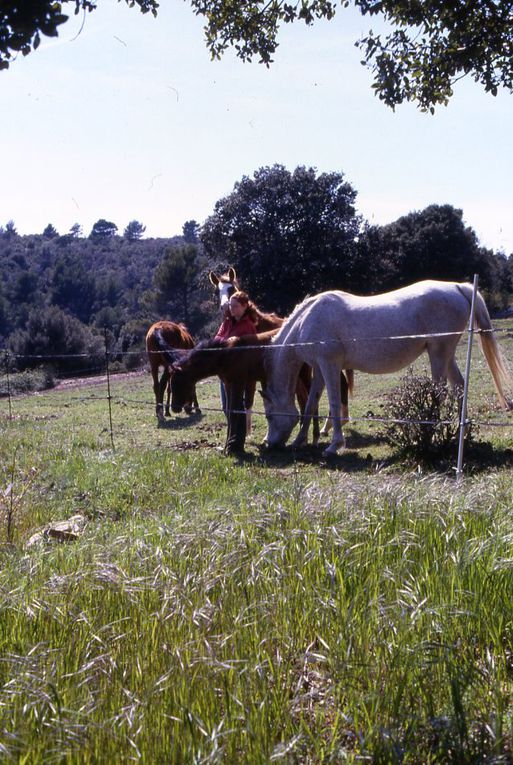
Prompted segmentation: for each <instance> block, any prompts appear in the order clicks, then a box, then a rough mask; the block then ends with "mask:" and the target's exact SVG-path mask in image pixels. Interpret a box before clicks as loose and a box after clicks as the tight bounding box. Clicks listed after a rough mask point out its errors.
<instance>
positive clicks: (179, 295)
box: [154, 244, 200, 329]
mask: <svg viewBox="0 0 513 765" xmlns="http://www.w3.org/2000/svg"><path fill="white" fill-rule="evenodd" d="M199 271H200V268H199V263H198V247H197V245H195V244H185V245H182V246H179V247H168V248H167V250H166V251H165V253H164V257H163V259H162V260H161V262H160V264H159V265H158V267H157V270H156V271H155V276H154V285H155V288H156V293H155V296H154V300H155V305H156V307H157V310H159V311H160V312H162V313H168V314H171V315H172V316H174V317H175V319H174V320H175V321H183V322H185V324H187V326H188V327H189V328H190V329H191V328H192V329H193V327H192V324H191V319H192V316H191V299H192V296H193V295H194V294H195V293H197V291H198V284H197V282H198V275H199Z"/></svg>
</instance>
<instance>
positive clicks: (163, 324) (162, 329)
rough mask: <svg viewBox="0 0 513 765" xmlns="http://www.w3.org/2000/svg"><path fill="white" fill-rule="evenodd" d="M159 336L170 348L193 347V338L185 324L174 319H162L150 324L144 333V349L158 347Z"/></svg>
mask: <svg viewBox="0 0 513 765" xmlns="http://www.w3.org/2000/svg"><path fill="white" fill-rule="evenodd" d="M159 338H162V340H163V341H164V343H165V344H167V345H169V346H171V347H172V348H193V347H194V345H195V343H194V338H193V337H192V335H191V334H190V332H189V330H188V329H187V327H186V326H185V324H182V323H176V322H174V321H168V320H162V321H156V322H155V323H154V324H152V325H151V327H150V328H149V330H148V332H147V334H146V349H147V350H150V351H151V350H156V349H159V348H160V345H161V343H160V340H159Z"/></svg>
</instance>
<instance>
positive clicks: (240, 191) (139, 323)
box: [0, 165, 513, 373]
mask: <svg viewBox="0 0 513 765" xmlns="http://www.w3.org/2000/svg"><path fill="white" fill-rule="evenodd" d="M355 198H356V192H355V190H354V189H353V188H352V187H351V185H350V184H349V183H347V182H346V181H345V180H344V176H343V175H342V174H341V173H323V174H320V175H318V174H317V173H316V171H315V170H314V169H312V168H310V169H306V168H304V167H298V168H296V170H295V171H294V172H289V171H288V170H286V169H285V168H283V167H282V166H281V165H275V166H273V167H271V168H268V167H266V168H261V169H260V170H258V171H257V172H256V173H255V174H254V176H253V178H248V177H244V178H243V179H242V180H241V181H240V182H239V183H238V184H236V186H235V188H234V191H233V193H232V194H230V195H229V196H228V197H226V198H224V199H221V200H220V201H219V202H218V203H217V204H216V206H215V209H214V212H213V214H212V216H210V217H209V218H208V219H207V221H206V222H205V224H204V225H203V227H202V228H201V229H200V228H199V226H198V224H197V223H196V221H194V220H190V221H187V222H186V223H185V224H184V226H183V236H176V237H173V238H168V239H149V238H148V239H143V238H142V233H143V230H144V226H143V225H142V224H141V223H139V222H138V221H131V222H130V223H129V224H128V225H127V227H126V228H125V231H124V235H123V236H119V235H118V234H116V231H117V227H116V225H115V224H113V223H110V222H109V221H106V220H105V219H103V218H102V219H100V220H99V221H97V223H96V224H95V225H94V226H93V230H94V235H93V232H91V235H90V236H86V237H84V235H83V233H82V229H81V226H80V224H78V223H75V224H74V225H73V226H72V227H71V229H70V230H69V232H68V233H67V234H64V235H59V233H58V232H57V231H56V229H55V228H54V226H52V224H48V226H47V227H46V228H45V230H44V232H43V233H42V234H33V235H30V236H20V235H19V234H18V233H17V230H16V225H15V223H14V222H13V221H8V223H7V224H5V226H4V227H2V226H0V351H1V350H2V349H9V348H10V349H12V350H14V349H15V350H16V352H17V354H18V356H19V357H20V358H19V365H20V367H21V366H26V365H30V366H33V365H34V364H36V363H37V364H39V363H41V360H37V362H36V360H35V359H33V358H31V359H27V360H26V362H25V361H24V360H23V358H21V357H23V356H25V355H26V356H27V357H33V356H34V355H36V356H38V355H39V356H44V355H50V356H51V355H54V354H60V353H62V354H65V353H77V354H78V353H81V352H82V351H81V350H77V349H84V348H85V349H89V348H90V349H91V351H92V353H93V355H94V354H96V356H97V353H98V348H99V345H98V343H100V344H101V347H102V351H103V350H104V342H105V337H106V338H107V340H108V346H109V353H110V357H111V358H112V359H113V360H116V361H117V362H118V363H120V364H123V365H124V366H125V367H129V366H130V367H131V366H134V365H137V364H139V363H141V361H142V360H143V359H144V338H145V335H146V331H147V330H148V328H149V326H150V325H151V324H152V323H153V322H155V321H157V320H159V319H170V320H171V321H175V322H184V323H185V324H186V325H187V326H188V329H189V331H190V332H191V333H192V334H193V336H194V337H195V338H196V339H198V340H199V339H202V338H206V337H210V336H212V335H213V334H214V333H215V331H216V330H217V327H218V325H219V313H218V306H217V302H216V298H215V295H214V292H213V289H212V286H211V284H210V283H209V280H208V272H209V270H211V269H213V270H215V271H221V272H222V271H224V270H226V267H227V266H228V265H233V266H235V267H236V269H237V272H238V274H239V276H240V279H241V283H242V286H243V288H244V289H246V290H247V291H248V292H249V293H250V295H251V297H252V298H253V299H254V300H255V301H256V302H257V303H258V304H259V305H260V306H261V307H262V309H263V310H268V311H276V312H278V313H281V314H283V315H286V314H287V313H288V312H289V311H290V310H291V309H292V308H293V307H294V305H295V304H296V303H297V302H299V301H301V300H303V299H304V297H305V296H306V295H307V294H312V293H315V292H319V291H321V290H324V289H333V288H338V289H343V290H347V291H350V292H356V293H361V294H372V293H376V292H383V291H385V290H388V289H394V288H397V287H399V286H402V285H404V284H406V283H409V282H412V281H415V280H418V279H423V278H440V279H454V280H456V281H463V280H465V279H470V280H471V279H472V277H473V274H474V273H478V274H479V279H480V282H479V283H480V289H481V290H482V291H483V292H484V293H485V297H486V300H487V302H488V305H489V307H490V308H491V310H492V312H499V311H502V310H503V309H504V308H505V307H506V306H507V305H508V303H509V299H510V295H511V292H512V284H513V257H511V256H510V258H509V259H507V258H506V257H505V256H504V255H503V254H500V253H499V254H495V253H493V252H491V251H489V250H485V249H483V248H482V247H480V246H479V243H478V241H477V238H476V235H475V233H474V232H473V230H472V229H471V228H469V227H467V226H465V225H464V223H463V218H462V213H461V211H460V210H456V209H454V208H453V207H451V206H450V205H431V206H430V207H428V208H426V209H425V210H422V211H420V212H412V213H410V214H409V215H405V216H403V217H402V218H400V219H399V220H397V221H396V222H395V223H391V224H389V225H388V226H382V227H379V226H372V227H369V226H364V227H362V224H361V221H360V219H359V218H358V216H357V215H356V214H355V209H354V203H355ZM198 232H199V234H200V241H196V240H197V239H198ZM86 352H88V351H86ZM80 364H81V362H79V365H80ZM58 370H59V372H60V373H65V372H66V373H68V372H69V371H70V370H69V368H66V366H65V364H64V363H59V364H58Z"/></svg>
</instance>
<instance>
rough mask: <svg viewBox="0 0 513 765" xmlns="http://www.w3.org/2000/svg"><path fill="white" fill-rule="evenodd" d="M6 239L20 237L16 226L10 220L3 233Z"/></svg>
mask: <svg viewBox="0 0 513 765" xmlns="http://www.w3.org/2000/svg"><path fill="white" fill-rule="evenodd" d="M2 236H3V237H4V239H11V238H12V237H14V236H18V232H17V230H16V225H15V223H14V221H13V220H8V221H7V223H6V224H5V228H4V229H3V231H2Z"/></svg>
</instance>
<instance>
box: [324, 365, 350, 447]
mask: <svg viewBox="0 0 513 765" xmlns="http://www.w3.org/2000/svg"><path fill="white" fill-rule="evenodd" d="M320 366H321V371H322V374H323V377H324V381H325V383H326V390H327V391H328V401H329V405H330V416H331V419H332V423H333V435H332V437H331V443H330V445H329V446H328V448H327V449H325V450H324V452H323V454H324V455H326V456H329V455H330V454H337V452H338V450H339V449H342V448H343V447H344V446H345V445H346V440H345V438H344V434H343V433H342V421H341V414H342V412H341V404H340V368H339V367H338V366H337V365H336V364H335V365H334V364H333V362H329V361H322V362H321V363H320Z"/></svg>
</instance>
